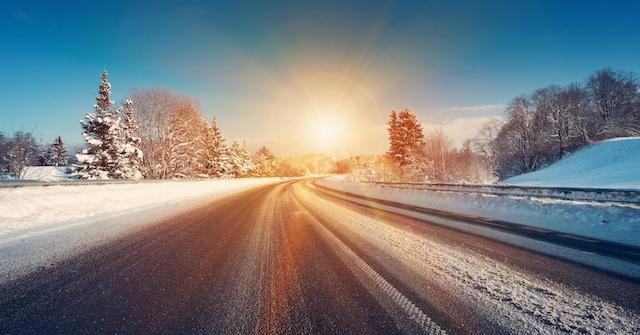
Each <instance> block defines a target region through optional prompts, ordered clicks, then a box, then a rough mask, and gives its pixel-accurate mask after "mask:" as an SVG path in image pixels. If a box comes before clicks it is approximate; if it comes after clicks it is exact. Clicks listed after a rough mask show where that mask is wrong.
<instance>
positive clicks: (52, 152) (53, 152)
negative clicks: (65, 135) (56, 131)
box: [45, 136, 69, 166]
mask: <svg viewBox="0 0 640 335" xmlns="http://www.w3.org/2000/svg"><path fill="white" fill-rule="evenodd" d="M67 164H69V154H68V153H67V148H65V146H64V142H62V137H60V136H58V137H56V138H55V139H54V140H53V143H51V145H49V148H48V149H47V153H46V155H45V165H49V166H66V165H67Z"/></svg>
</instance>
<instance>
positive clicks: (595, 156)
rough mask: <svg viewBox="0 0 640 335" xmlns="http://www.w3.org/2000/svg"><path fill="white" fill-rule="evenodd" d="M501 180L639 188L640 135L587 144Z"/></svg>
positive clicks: (563, 185)
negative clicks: (545, 164)
mask: <svg viewBox="0 0 640 335" xmlns="http://www.w3.org/2000/svg"><path fill="white" fill-rule="evenodd" d="M502 184H507V185H527V186H562V187H596V188H622V189H640V137H625V138H614V139H610V140H605V141H601V142H597V143H594V144H591V145H589V146H586V147H584V148H582V149H579V150H578V151H576V152H575V153H573V154H571V155H569V156H567V157H565V158H564V159H561V160H560V161H558V162H556V163H554V164H552V165H550V166H548V167H546V168H544V169H541V170H538V171H535V172H531V173H526V174H523V175H519V176H515V177H512V178H509V179H506V180H505V181H504V182H502Z"/></svg>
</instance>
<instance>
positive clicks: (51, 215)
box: [0, 178, 283, 282]
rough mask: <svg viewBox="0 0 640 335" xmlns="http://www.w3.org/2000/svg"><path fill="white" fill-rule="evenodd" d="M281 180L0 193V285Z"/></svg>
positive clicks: (37, 188)
mask: <svg viewBox="0 0 640 335" xmlns="http://www.w3.org/2000/svg"><path fill="white" fill-rule="evenodd" d="M282 180H283V179H282V178H243V179H228V180H206V181H167V182H157V183H125V184H102V185H73V184H69V185H55V186H24V187H8V188H0V282H2V281H3V280H10V279H13V278H17V277H18V276H20V275H23V274H25V273H28V272H30V271H32V270H34V269H36V268H37V267H38V266H42V265H45V264H50V263H51V262H53V261H54V260H55V259H61V258H64V257H67V256H70V255H72V254H74V253H77V252H80V251H82V250H84V249H88V248H90V247H93V246H96V245H99V244H101V243H105V242H108V241H109V240H111V239H113V238H116V237H117V236H120V234H123V233H126V232H128V231H131V230H132V229H136V228H139V227H141V226H143V225H145V224H149V223H152V222H154V221H155V220H158V219H162V218H164V217H167V216H169V215H172V214H177V213H179V212H181V211H185V210H188V209H190V208H194V207H196V206H199V205H202V204H204V203H206V202H209V201H213V200H216V199H219V198H222V197H225V196H228V195H231V194H234V193H238V192H241V191H244V190H247V189H249V188H252V187H256V186H259V185H267V184H272V183H277V182H280V181H282Z"/></svg>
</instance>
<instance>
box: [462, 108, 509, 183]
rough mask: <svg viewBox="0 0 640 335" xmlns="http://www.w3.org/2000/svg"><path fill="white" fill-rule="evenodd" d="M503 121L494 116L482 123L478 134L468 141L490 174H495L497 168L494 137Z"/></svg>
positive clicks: (496, 135) (496, 149)
mask: <svg viewBox="0 0 640 335" xmlns="http://www.w3.org/2000/svg"><path fill="white" fill-rule="evenodd" d="M503 123H504V122H502V121H501V120H499V119H496V118H494V119H490V120H489V121H487V122H485V123H483V124H482V126H481V127H480V130H479V131H478V135H476V137H475V138H473V139H471V142H470V146H471V149H472V150H473V152H474V153H476V154H477V155H479V156H480V160H481V162H482V164H483V165H484V168H485V170H486V171H489V173H490V174H495V171H496V168H497V164H498V148H497V144H496V138H497V137H498V134H499V132H500V128H501V127H502V124H503Z"/></svg>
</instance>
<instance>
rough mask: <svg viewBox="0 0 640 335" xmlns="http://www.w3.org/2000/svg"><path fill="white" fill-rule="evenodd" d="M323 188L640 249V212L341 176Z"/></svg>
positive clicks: (328, 180) (603, 205) (606, 206)
mask: <svg viewBox="0 0 640 335" xmlns="http://www.w3.org/2000/svg"><path fill="white" fill-rule="evenodd" d="M318 184H319V185H322V186H326V187H329V188H332V189H336V190H339V191H345V192H351V193H356V194H361V195H365V196H369V197H372V198H377V199H384V200H390V201H395V202H400V203H404V204H408V205H415V206H420V207H425V208H431V209H437V210H443V211H450V212H456V213H460V214H465V215H471V216H479V217H484V218H490V219H496V220H503V221H509V222H514V223H519V224H525V225H530V226H535V227H541V228H546V229H550V230H554V231H560V232H565V233H571V234H576V235H580V236H586V237H592V238H597V239H603V240H608V241H613V242H619V243H625V244H630V245H636V246H640V208H637V207H633V206H616V205H610V204H603V203H588V202H580V201H566V200H552V199H544V200H540V199H535V198H522V197H498V196H494V195H488V194H472V193H468V194H465V193H455V192H434V191H427V190H418V189H411V188H394V187H389V186H384V185H375V184H368V183H358V182H351V181H346V180H344V179H339V178H334V177H331V178H327V179H321V180H319V181H318Z"/></svg>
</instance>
